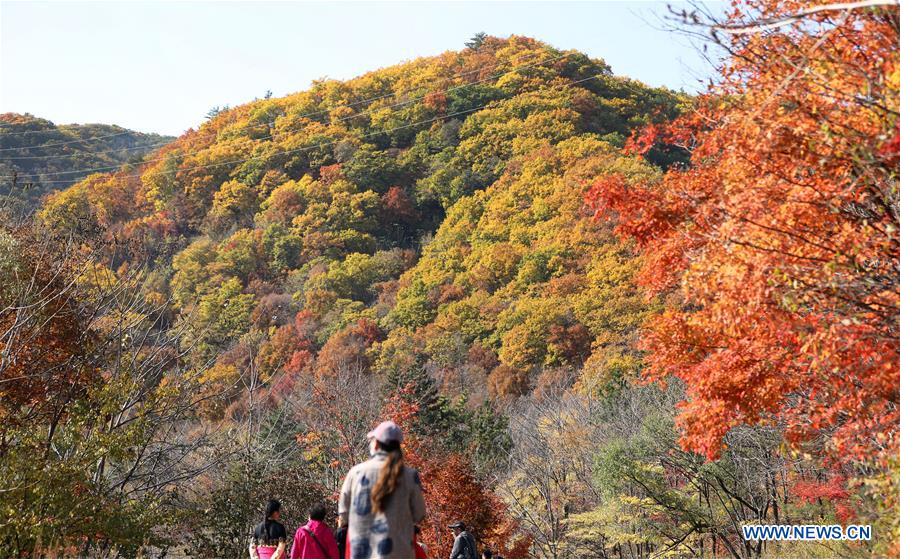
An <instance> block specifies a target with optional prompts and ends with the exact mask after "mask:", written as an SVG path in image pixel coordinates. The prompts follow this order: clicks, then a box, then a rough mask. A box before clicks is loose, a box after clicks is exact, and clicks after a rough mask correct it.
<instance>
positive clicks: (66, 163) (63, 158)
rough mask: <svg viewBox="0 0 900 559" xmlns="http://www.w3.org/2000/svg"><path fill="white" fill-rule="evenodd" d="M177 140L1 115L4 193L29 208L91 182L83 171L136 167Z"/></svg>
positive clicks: (101, 126) (117, 128)
mask: <svg viewBox="0 0 900 559" xmlns="http://www.w3.org/2000/svg"><path fill="white" fill-rule="evenodd" d="M173 139H174V138H172V137H170V136H160V135H159V134H144V133H141V132H135V131H133V130H128V129H126V128H122V127H121V126H115V125H108V124H62V125H56V124H54V123H52V122H50V121H49V120H46V119H43V118H38V117H35V116H33V115H30V114H27V113H26V114H17V113H4V114H0V176H3V177H8V176H11V175H13V174H16V175H18V176H20V177H22V178H21V179H19V180H17V181H16V182H17V184H16V185H15V188H12V186H13V185H12V181H10V180H8V179H3V180H2V182H0V193H2V195H3V196H7V195H10V194H11V195H12V198H13V199H15V200H16V201H18V202H21V203H24V204H25V206H26V207H27V208H33V207H35V206H36V205H37V203H38V201H39V200H40V199H41V197H42V196H43V195H44V194H46V193H48V192H52V191H55V190H61V189H63V188H66V187H68V186H70V185H72V184H74V183H76V182H78V181H79V180H81V179H83V178H85V177H86V176H87V175H88V174H90V173H89V172H77V171H80V170H81V169H96V168H108V169H107V170H112V169H113V168H115V167H118V166H120V165H122V164H125V163H135V162H138V161H140V160H141V158H142V157H143V156H144V155H145V154H147V153H148V152H150V151H153V150H155V149H158V148H160V147H162V146H163V145H165V144H166V143H168V142H170V141H171V140H173Z"/></svg>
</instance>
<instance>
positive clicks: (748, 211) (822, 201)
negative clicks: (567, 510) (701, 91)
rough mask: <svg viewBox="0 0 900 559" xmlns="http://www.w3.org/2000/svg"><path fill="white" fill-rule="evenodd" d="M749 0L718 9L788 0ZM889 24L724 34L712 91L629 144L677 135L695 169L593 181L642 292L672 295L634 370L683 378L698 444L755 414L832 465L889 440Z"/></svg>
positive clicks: (895, 363)
mask: <svg viewBox="0 0 900 559" xmlns="http://www.w3.org/2000/svg"><path fill="white" fill-rule="evenodd" d="M745 4H747V6H746V8H747V9H746V10H743V8H742V10H740V11H736V12H735V15H733V16H732V22H736V21H737V18H738V17H739V14H740V12H741V11H743V12H744V13H757V10H759V11H760V12H762V13H765V14H766V15H767V16H771V17H777V16H779V15H783V14H788V13H791V12H792V11H794V10H796V9H798V6H800V5H801V3H798V2H772V1H753V2H746V3H745ZM832 15H833V14H832ZM882 16H884V17H882ZM895 25H896V20H894V22H893V24H892V21H891V20H890V18H889V17H887V15H886V14H881V13H880V12H879V11H878V10H869V11H865V10H857V11H849V12H845V13H843V14H842V15H841V16H840V18H833V17H829V16H828V15H827V14H822V15H817V16H813V17H811V18H808V19H807V20H805V21H804V22H802V23H797V24H791V25H788V26H784V27H781V28H778V29H777V30H775V31H767V32H759V33H750V34H744V35H737V36H734V37H732V38H731V39H729V41H730V44H729V46H730V48H731V49H732V50H733V51H734V52H735V53H736V56H734V57H732V58H731V61H730V63H729V65H728V66H726V68H725V70H724V71H723V76H722V78H723V81H722V86H721V89H720V90H718V91H715V92H714V93H716V94H719V95H717V96H716V97H715V98H710V99H704V100H703V102H702V106H701V107H700V108H699V109H698V110H697V112H696V113H695V114H694V115H692V116H691V117H689V119H685V120H682V121H679V122H678V123H676V125H675V126H674V128H675V129H677V130H676V131H674V132H671V133H665V134H661V133H660V132H659V130H658V129H653V130H651V131H649V133H648V134H649V135H648V136H645V137H638V138H636V139H635V140H634V141H633V142H632V143H631V145H632V147H633V148H635V151H637V152H642V151H643V152H646V149H647V142H648V141H649V138H652V137H653V136H658V137H659V138H660V139H661V140H662V141H672V140H671V138H672V137H677V138H678V141H679V142H682V143H683V144H684V145H685V146H687V147H690V148H692V159H691V162H692V166H691V167H690V168H689V169H672V170H670V171H669V172H668V173H667V174H666V175H665V177H664V178H663V179H662V180H661V181H656V180H650V181H644V182H641V183H638V184H628V183H627V181H626V180H625V179H624V178H623V177H621V176H611V177H606V178H605V179H603V180H602V181H599V182H597V183H596V184H595V185H594V187H593V189H592V190H591V192H590V194H589V198H588V200H589V202H590V203H591V204H592V205H593V207H594V209H595V210H597V211H598V212H599V213H601V214H603V213H606V212H609V211H612V212H614V213H615V214H616V215H617V216H618V228H617V230H618V232H619V233H620V234H622V235H624V236H627V237H630V238H633V239H635V240H636V241H637V243H638V245H639V247H640V248H641V249H642V251H643V253H644V255H645V260H644V268H643V273H642V276H641V282H642V285H643V286H644V287H645V288H646V290H647V293H648V294H649V295H656V294H674V295H675V296H670V297H668V298H667V309H666V310H665V312H664V313H662V314H661V315H658V316H656V317H655V318H652V319H651V320H650V321H649V323H648V324H647V325H646V326H647V330H646V333H645V335H644V337H643V342H642V344H643V349H645V350H646V351H647V352H648V359H647V364H648V369H647V376H648V377H649V378H650V379H664V378H666V377H667V376H669V375H674V376H676V377H679V378H681V379H682V380H684V382H685V383H686V386H687V397H688V399H687V402H685V403H684V404H683V405H682V406H681V414H680V424H681V426H682V428H683V429H684V438H683V442H684V444H685V445H686V446H688V447H690V448H692V449H696V450H698V451H701V452H703V453H705V454H706V455H707V456H709V457H715V456H716V455H717V454H718V452H719V450H720V448H721V440H722V437H723V436H724V434H725V433H726V432H727V431H728V430H729V429H730V428H731V427H733V426H735V425H738V424H741V423H756V422H764V421H777V422H779V423H781V424H783V425H784V426H785V427H786V430H787V435H788V437H789V439H790V440H791V441H792V442H793V443H795V444H802V443H804V442H806V441H810V440H812V439H813V437H820V436H823V435H824V436H825V437H826V438H828V439H829V440H830V444H829V447H830V448H829V450H830V453H831V455H832V456H834V457H836V458H838V459H840V460H844V459H848V458H853V459H864V458H868V457H871V456H873V454H874V455H880V456H887V455H889V454H890V453H891V452H896V450H897V439H896V436H895V435H894V434H893V433H895V432H896V429H897V427H898V425H900V409H898V408H897V405H896V402H897V401H898V400H900V388H898V387H900V346H898V344H897V338H896V325H897V317H898V314H897V309H898V307H900V292H898V290H897V282H896V279H897V276H896V271H897V262H898V261H900V260H898V259H900V245H898V242H897V238H896V230H897V227H898V226H900V223H898V214H897V212H896V204H897V200H896V190H895V189H896V187H895V186H891V183H892V181H893V180H894V179H893V178H892V177H894V175H895V173H896V167H895V165H894V163H892V162H896V153H897V147H896V146H897V128H896V124H894V120H895V117H892V116H891V115H892V114H894V115H895V114H896V113H895V112H893V111H895V110H896V99H897V97H896V94H897V85H898V84H897V78H896V76H897V72H898V71H900V69H898V67H897V58H896V50H895V49H896V42H895V41H896V26H895ZM798 68H799V69H800V70H802V71H798ZM891 107H893V109H892V108H891ZM700 123H703V125H702V127H701V126H700ZM686 129H691V130H693V132H692V135H691V137H690V139H687V136H688V135H687V134H686V133H685V130H686ZM892 208H893V209H892Z"/></svg>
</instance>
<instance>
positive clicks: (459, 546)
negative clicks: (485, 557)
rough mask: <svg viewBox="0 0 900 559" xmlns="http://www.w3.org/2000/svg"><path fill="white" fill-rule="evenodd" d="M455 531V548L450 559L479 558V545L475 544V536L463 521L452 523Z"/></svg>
mask: <svg viewBox="0 0 900 559" xmlns="http://www.w3.org/2000/svg"><path fill="white" fill-rule="evenodd" d="M450 530H452V531H453V549H452V550H451V551H450V559H478V546H477V545H475V536H473V535H472V534H471V533H469V531H468V530H466V525H465V524H464V523H462V522H454V523H453V524H451V525H450Z"/></svg>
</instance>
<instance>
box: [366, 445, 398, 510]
mask: <svg viewBox="0 0 900 559" xmlns="http://www.w3.org/2000/svg"><path fill="white" fill-rule="evenodd" d="M378 445H379V447H380V448H381V450H383V451H384V452H386V453H387V461H386V462H385V463H384V466H382V467H381V471H380V472H379V474H378V481H376V482H375V486H374V487H373V488H372V509H373V510H374V511H375V512H376V513H378V512H384V509H385V508H386V507H387V502H388V499H390V497H391V495H393V494H394V490H396V489H397V484H398V483H399V481H400V475H401V474H402V473H403V451H402V450H400V443H398V442H394V441H392V442H389V443H382V442H379V443H378Z"/></svg>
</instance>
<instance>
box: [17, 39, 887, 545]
mask: <svg viewBox="0 0 900 559" xmlns="http://www.w3.org/2000/svg"><path fill="white" fill-rule="evenodd" d="M703 103H705V100H704V99H699V100H698V99H695V98H692V97H690V96H687V95H684V94H680V93H676V92H673V91H670V90H666V89H656V88H651V87H648V86H646V85H643V84H641V83H639V82H636V81H633V80H630V79H628V78H625V77H619V76H615V75H613V74H612V72H611V70H610V68H609V67H608V66H607V65H606V64H605V63H604V62H603V61H602V60H598V59H591V58H589V57H587V56H585V55H584V54H581V53H579V52H576V51H565V50H558V49H556V48H554V47H552V46H550V45H547V44H545V43H541V42H539V41H536V40H533V39H529V38H524V37H515V36H514V37H511V38H509V39H498V38H493V37H484V36H478V37H476V38H475V39H473V40H472V41H471V42H469V43H468V44H467V46H466V48H465V49H463V50H461V51H459V52H448V53H445V54H443V55H440V56H436V57H431V58H420V59H416V60H412V61H410V62H407V63H403V64H400V65H397V66H392V67H389V68H385V69H381V70H377V71H374V72H371V73H369V74H366V75H363V76H361V77H358V78H355V79H352V80H348V81H335V80H322V81H319V82H316V83H315V84H314V85H313V86H312V87H311V88H310V89H309V90H307V91H303V92H300V93H296V94H293V95H290V96H287V97H283V98H273V99H264V100H258V101H254V102H252V103H248V104H246V105H242V106H239V107H236V108H234V109H230V110H226V111H223V112H221V113H219V114H217V115H216V116H215V117H213V118H211V119H210V120H209V121H208V122H206V123H204V124H203V125H202V126H200V127H199V128H198V129H197V130H191V131H189V132H188V133H186V134H185V135H183V136H182V137H180V138H178V139H176V140H175V141H173V142H171V143H170V144H167V145H165V146H164V147H161V148H160V149H159V150H158V151H155V152H154V153H152V154H148V155H146V156H144V158H143V160H142V161H140V162H135V163H134V164H129V165H124V166H122V167H121V168H119V169H117V170H114V171H112V172H100V173H97V174H92V175H90V176H88V177H87V178H85V179H84V180H82V181H80V182H78V183H77V184H74V185H72V186H71V187H69V188H67V189H65V190H62V191H60V192H57V193H54V194H52V195H51V196H49V197H48V199H47V200H46V201H45V203H44V204H43V205H42V207H41V208H40V210H39V212H38V213H37V216H36V219H35V222H34V223H33V224H30V225H27V226H22V227H15V228H13V227H8V228H6V229H5V230H3V231H2V232H0V245H2V255H3V256H2V259H0V286H2V287H0V296H2V301H3V304H2V306H3V307H4V308H5V309H7V310H4V313H3V315H2V316H0V324H2V326H3V330H5V331H6V334H5V335H4V337H3V338H2V339H0V348H2V349H3V352H4V360H3V366H2V368H0V379H2V381H3V383H2V384H0V420H2V421H0V423H2V425H3V426H2V427H0V429H2V433H0V435H2V438H0V440H2V441H3V442H2V446H0V449H2V450H0V452H3V454H4V456H3V457H4V460H3V461H2V471H0V479H2V480H3V482H4V485H5V486H7V487H8V488H9V489H8V490H6V491H3V492H0V507H2V508H4V509H6V510H15V511H17V512H16V514H15V515H13V516H12V518H11V519H10V520H9V521H8V522H6V523H5V524H2V525H0V549H3V550H6V551H9V552H11V553H13V554H14V555H16V554H20V553H23V552H29V551H31V550H33V549H35V548H40V547H42V546H44V547H46V546H62V547H68V548H69V549H72V550H74V549H78V548H81V549H101V550H110V549H112V550H115V552H116V553H121V554H124V555H126V556H132V555H134V554H136V553H137V552H138V550H139V549H140V548H141V547H142V546H144V549H145V550H146V549H150V550H160V549H166V548H172V549H177V550H179V551H180V552H185V553H187V554H189V555H192V556H229V557H237V556H240V555H241V554H245V553H246V535H247V534H248V533H249V531H250V527H251V526H252V525H253V524H255V523H256V522H258V517H259V506H260V503H261V502H262V501H263V500H264V499H266V498H269V497H276V498H279V499H281V501H282V503H283V504H284V507H285V513H286V514H285V517H284V518H285V520H286V523H287V524H289V525H291V526H296V525H297V522H298V521H299V520H300V519H301V518H302V517H303V515H304V514H305V511H306V508H305V507H306V506H307V505H308V504H309V503H311V502H312V501H314V500H317V499H330V498H332V497H333V496H334V494H335V491H336V490H337V489H338V488H339V487H340V485H339V484H340V480H341V478H342V476H343V475H344V474H345V473H346V472H347V470H348V469H349V468H350V466H352V465H353V464H354V463H356V462H357V461H359V460H360V459H362V458H364V457H365V456H366V455H367V449H366V444H365V434H366V432H367V431H368V430H369V429H370V428H371V427H372V425H373V424H375V423H377V421H378V420H380V419H381V418H385V417H392V418H394V419H395V420H396V421H398V422H399V423H401V425H402V426H403V427H404V428H405V429H406V430H407V432H408V440H407V443H406V444H405V453H406V459H407V461H408V462H409V463H410V464H412V465H414V466H416V467H417V468H419V470H420V471H421V474H422V475H421V477H422V482H423V485H424V488H425V491H426V500H427V503H428V506H429V516H428V518H427V520H426V521H425V523H423V539H424V540H425V541H426V542H427V543H428V544H429V545H430V546H431V549H432V553H434V556H436V557H437V556H447V555H448V554H449V546H450V544H451V543H452V542H451V541H450V539H449V534H448V533H447V530H446V526H447V524H448V523H449V522H450V521H453V520H457V519H462V520H464V521H465V522H466V523H467V524H469V525H470V526H472V527H473V529H474V532H475V533H476V535H477V536H478V538H479V540H480V542H481V544H482V545H485V546H489V547H490V548H492V549H494V550H499V551H500V552H501V553H502V554H503V556H504V557H507V559H517V558H524V557H541V558H554V559H562V558H575V557H579V558H585V557H595V558H611V557H619V558H621V557H642V558H643V557H697V556H706V555H709V556H716V557H718V556H722V557H735V558H745V557H758V556H760V555H762V554H765V553H770V552H773V550H774V552H775V553H777V552H778V549H779V548H777V547H771V546H770V547H767V546H764V545H763V544H761V543H753V544H751V543H748V542H744V541H743V540H742V539H741V537H740V526H741V525H742V524H744V523H748V522H750V523H760V522H761V523H790V522H796V523H809V522H811V521H812V520H815V521H822V522H823V523H832V522H836V521H838V520H846V519H847V518H859V519H861V520H862V519H865V520H866V521H867V522H869V521H871V519H872V518H873V515H874V514H877V512H873V511H878V510H883V509H879V508H878V507H880V506H882V503H879V502H877V499H873V498H872V496H871V494H870V493H866V492H865V491H862V490H851V489H849V488H848V485H847V483H846V482H847V478H848V477H849V476H848V472H850V470H847V469H846V465H841V464H838V463H837V462H834V461H830V460H829V459H828V458H825V456H826V453H824V452H819V453H818V454H812V452H813V450H811V449H812V447H804V449H803V450H804V451H805V453H804V452H799V451H798V450H797V448H798V447H787V446H785V444H784V437H783V435H784V432H785V424H784V423H783V422H781V421H780V420H779V418H778V416H776V415H768V416H764V414H762V413H755V412H754V413H751V412H747V414H748V416H747V417H744V418H743V420H742V421H738V420H734V421H731V420H729V421H728V422H727V427H726V428H725V429H724V430H720V431H714V432H712V433H708V434H709V435H710V436H718V437H719V438H718V439H717V442H718V443H721V442H722V441H724V444H717V445H716V446H715V451H714V452H713V451H709V452H705V451H706V450H707V447H705V446H703V445H694V446H691V445H690V444H685V441H684V440H681V441H679V433H680V431H679V427H678V426H677V424H676V415H678V410H679V409H681V410H682V412H683V411H684V407H683V406H681V405H679V404H678V403H679V402H680V401H681V400H683V399H684V397H685V394H686V393H687V394H693V396H692V402H697V401H698V398H697V396H696V395H697V390H698V388H697V386H698V385H700V386H702V382H703V381H702V379H701V380H697V379H696V378H695V377H691V376H690V375H689V374H677V375H676V376H677V377H678V378H674V377H673V378H668V380H669V382H668V383H661V384H658V385H648V384H645V383H642V382H640V379H641V378H642V376H643V375H642V370H643V368H644V366H645V365H644V363H645V360H646V356H647V355H648V354H649V355H650V356H651V359H652V361H650V363H651V372H652V374H653V375H654V378H660V379H663V378H665V375H664V374H663V371H669V372H672V371H671V370H670V369H671V368H672V367H674V366H673V365H670V364H667V363H665V361H664V357H665V356H670V355H671V353H669V354H665V355H664V356H663V357H660V355H659V352H661V351H663V348H664V346H663V345H659V346H654V345H653V344H648V343H646V342H644V344H643V345H639V340H640V339H642V336H641V332H642V330H641V327H642V325H647V324H651V325H652V324H656V323H657V322H656V321H658V320H662V319H661V318H659V317H661V316H664V317H671V316H672V315H671V313H672V312H673V310H672V309H673V308H678V309H683V310H685V312H687V311H690V310H696V309H695V307H692V306H691V305H692V301H693V299H691V298H690V297H686V296H683V295H682V294H680V293H678V292H677V290H675V289H674V287H673V286H672V285H668V284H667V287H668V288H669V289H668V290H656V291H652V290H651V289H649V288H648V287H647V286H648V283H652V282H649V280H648V279H647V278H648V277H650V275H651V274H650V273H649V272H647V270H648V268H650V267H653V266H659V265H660V264H659V262H660V259H661V258H664V257H666V255H668V254H670V253H669V252H665V253H663V252H659V253H657V252H654V251H653V250H652V247H655V246H657V245H655V244H654V243H662V242H663V241H665V240H666V239H669V238H670V237H666V236H664V235H661V236H658V235H657V233H656V231H657V230H663V229H660V228H662V227H663V225H671V224H673V223H676V218H677V216H678V215H679V214H678V213H677V212H676V211H675V209H671V208H667V209H668V210H670V211H668V213H662V214H654V213H653V209H652V207H637V206H636V205H637V204H640V203H643V202H646V201H648V200H656V198H653V196H662V195H657V194H656V192H657V191H658V189H659V188H660V187H658V186H655V185H660V184H668V181H672V180H675V179H673V178H672V177H673V176H682V175H683V174H684V173H685V172H686V169H688V168H692V169H693V168H698V167H702V165H704V164H711V163H710V159H709V153H711V152H713V151H714V148H712V147H710V148H708V149H709V151H707V152H704V153H703V154H698V152H696V151H694V148H695V147H696V143H692V142H686V141H681V140H682V139H683V138H682V136H676V133H675V132H666V133H665V134H663V133H662V132H659V131H660V130H662V128H661V127H662V123H667V122H673V121H675V122H683V121H684V119H689V118H690V117H691V116H692V115H695V114H696V113H695V109H696V108H697V107H698V106H702V105H703ZM679 118H680V119H682V120H679ZM706 125H709V123H708V122H707V123H706ZM667 134H668V135H667ZM689 165H692V166H693V167H688V166H689ZM85 167H102V166H101V165H93V164H92V165H90V166H87V165H84V166H82V165H79V166H78V168H85ZM102 170H103V169H101V171H102ZM7 178H8V177H7ZM715 184H716V186H712V187H710V190H711V191H712V192H716V187H717V185H718V184H720V183H715ZM722 184H724V183H722ZM635 185H649V186H644V190H639V189H638V188H637V186H635ZM615 187H618V189H616V188H615ZM629 188H634V189H635V192H637V194H633V193H632V191H631V190H629ZM644 196H646V198H643V197H644ZM671 200H676V201H677V200H680V199H679V198H678V196H677V195H676V194H672V197H671ZM674 203H675V202H673V204H674ZM677 209H681V207H679V208H677ZM641 220H646V222H644V221H641ZM677 223H679V224H682V225H683V222H677ZM698 223H702V224H706V222H705V221H702V220H698ZM684 227H685V230H687V231H693V230H694V229H693V228H692V227H691V226H688V225H684ZM690 246H691V247H692V248H696V247H697V246H698V245H697V244H691V245H690ZM648 247H650V249H648ZM663 248H666V247H663ZM682 258H684V260H679V259H678V258H677V257H672V258H671V259H670V260H666V261H665V262H667V263H670V264H671V270H670V271H671V272H672V273H673V274H674V273H676V272H678V271H680V268H677V267H676V264H672V263H673V262H675V263H683V262H694V261H695V260H696V258H699V257H698V256H683V257H682ZM715 264H716V265H718V266H725V264H722V263H721V262H718V261H716V262H715ZM680 265H683V264H680ZM711 266H712V265H711ZM713 268H715V266H713ZM660 273H661V272H660ZM22 277H30V278H34V281H28V282H23V281H21V280H19V279H17V278H22ZM678 277H679V278H680V277H681V276H678ZM673 281H674V282H675V283H674V285H678V281H679V280H673ZM685 281H687V280H685ZM707 304H709V303H708V302H707ZM668 320H672V319H671V318H669V319H668ZM709 320H710V321H713V322H714V320H715V318H714V317H713V318H710V319H709ZM696 336H697V337H696V338H694V339H693V341H694V342H696V343H698V344H702V343H703V342H704V341H705V340H704V339H703V337H702V333H698V334H697V335H696ZM651 339H654V340H658V339H659V334H657V337H656V338H651ZM710 339H712V338H710ZM710 343H712V342H710ZM717 343H722V344H724V343H725V342H722V341H721V340H718V341H717ZM673 351H674V350H673ZM654 352H656V353H654ZM691 355H694V356H696V354H691ZM697 376H700V373H697ZM692 383H693V384H692ZM727 405H734V406H737V407H738V408H739V409H745V408H742V407H741V406H744V405H745V404H744V402H743V401H741V400H740V399H739V398H736V399H735V400H729V401H728V402H727ZM768 410H769V411H772V408H768ZM689 417H690V416H689ZM701 417H702V418H706V419H708V418H712V419H708V421H710V422H711V423H709V424H708V425H714V428H715V429H718V428H719V427H720V424H715V418H716V415H715V414H714V413H712V412H710V413H706V414H705V415H701ZM761 417H765V420H763V421H756V420H757V419H759V418H761ZM682 421H684V419H683V415H682ZM702 425H707V424H702ZM688 426H689V429H688V431H689V435H690V436H691V437H694V438H697V437H701V434H698V429H700V427H696V424H694V423H688ZM788 427H790V426H788ZM712 429H713V428H712V427H711V428H710V430H712ZM701 438H702V437H701ZM703 440H707V439H703ZM13 441H14V442H13ZM710 444H711V443H710ZM695 451H698V452H695ZM699 451H704V452H705V454H706V456H704V455H703V454H704V452H699ZM815 452H818V451H815ZM872 467H873V468H875V466H874V465H873V466H872ZM842 468H844V469H842ZM876 469H877V468H876ZM875 471H876V470H870V471H869V473H873V472H875ZM877 471H883V470H877ZM870 479H871V480H872V483H884V484H885V485H884V486H885V487H887V486H889V482H888V481H886V480H888V479H889V478H886V477H884V476H882V477H877V476H874V475H873V476H872V477H870ZM69 495H79V496H81V498H77V499H71V498H69V497H68V496H69ZM48 510H52V511H53V513H52V514H48V513H47V511H48ZM885 518H886V520H885V521H884V522H885V524H884V525H878V526H882V528H883V529H885V530H889V529H890V528H889V526H888V524H887V523H889V522H892V520H891V519H890V518H889V517H888V516H887V515H886V516H885ZM882 528H878V529H882ZM838 545H840V546H842V547H840V549H841V550H842V553H861V554H866V553H871V552H872V549H873V548H872V547H871V546H868V547H866V546H855V547H854V544H842V543H835V544H834V546H838ZM834 546H831V547H829V546H823V547H822V548H820V549H818V550H814V551H813V552H812V555H810V556H811V557H815V556H819V557H830V556H832V555H830V554H831V553H832V552H835V550H836V549H838V548H837V547H834ZM884 549H886V548H884Z"/></svg>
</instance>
